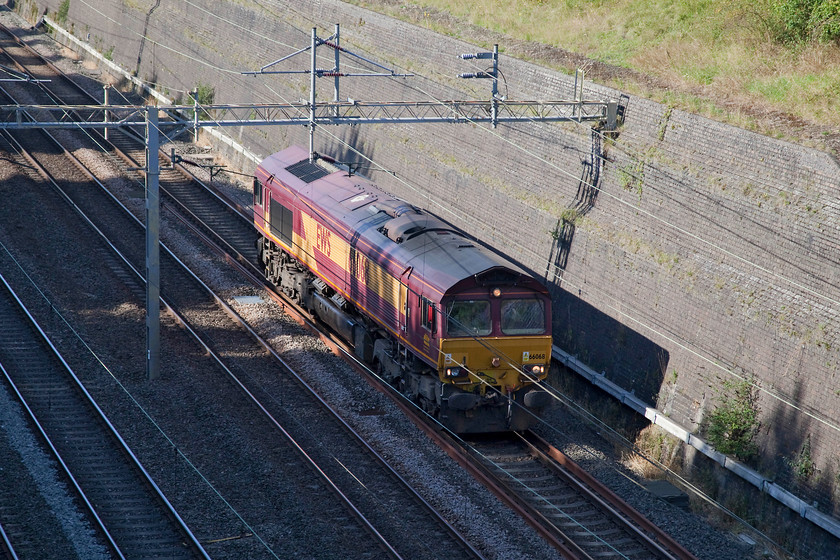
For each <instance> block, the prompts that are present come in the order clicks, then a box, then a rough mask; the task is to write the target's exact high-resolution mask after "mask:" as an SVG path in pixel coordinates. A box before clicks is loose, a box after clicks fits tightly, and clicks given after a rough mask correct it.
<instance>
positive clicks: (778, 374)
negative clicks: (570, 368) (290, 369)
mask: <svg viewBox="0 0 840 560" xmlns="http://www.w3.org/2000/svg"><path fill="white" fill-rule="evenodd" d="M18 4H19V9H20V10H21V13H23V14H24V15H31V14H33V13H40V12H41V11H42V9H43V7H48V8H49V9H50V12H51V13H54V12H55V10H56V9H57V8H58V7H59V5H60V4H61V1H60V0H40V1H38V3H37V6H38V8H37V10H33V8H32V5H33V3H32V0H25V1H23V2H19V3H18ZM211 10H212V12H211ZM316 22H317V26H318V33H319V35H320V36H327V35H329V34H331V33H332V30H333V25H334V23H339V24H341V26H342V27H341V30H342V35H341V36H342V45H344V46H345V47H347V48H350V49H352V50H353V51H355V52H357V53H359V54H361V55H363V56H365V57H367V58H370V59H374V60H377V61H380V62H382V63H384V64H388V65H391V66H393V67H394V68H395V69H396V70H397V71H400V72H413V73H415V74H417V76H416V77H413V78H399V79H386V78H348V79H345V80H344V81H343V82H342V86H341V87H342V97H353V98H355V99H358V100H365V101H394V100H400V101H406V100H420V101H428V100H430V99H465V98H474V99H484V98H487V97H489V83H488V82H486V81H481V80H470V81H464V80H460V81H459V80H457V79H456V78H455V76H456V74H458V73H459V72H469V71H475V70H477V69H484V68H482V67H476V66H475V65H470V64H469V63H468V62H466V61H462V60H459V59H458V58H457V57H456V55H457V54H460V53H463V52H476V51H478V50H487V49H489V48H491V47H492V45H482V46H480V47H477V46H474V45H468V44H466V43H463V42H461V41H458V40H456V39H453V38H450V37H444V36H440V35H436V34H434V33H432V32H429V31H427V30H425V29H421V28H418V27H415V26H412V25H409V24H405V23H401V22H398V21H394V20H392V19H390V18H387V17H384V16H381V15H378V14H375V13H373V12H369V11H366V10H364V9H361V8H357V7H354V6H352V5H349V4H345V3H342V2H338V1H336V0H323V1H318V2H286V1H280V0H274V1H261V2H259V3H256V2H248V1H245V2H216V1H211V0H190V1H189V2H174V3H168V2H162V3H159V2H156V1H155V0H134V1H132V2H122V1H118V0H101V1H99V2H96V7H95V8H94V7H92V3H90V2H86V3H82V2H76V1H71V3H70V9H69V14H68V22H67V25H68V27H70V29H71V30H72V32H73V33H74V34H75V35H76V36H77V37H79V38H81V39H86V40H87V41H88V42H90V43H92V44H93V45H95V46H97V48H99V50H100V51H102V52H105V53H108V54H109V56H110V57H111V58H112V59H113V60H114V61H115V62H117V63H118V64H120V65H121V66H123V67H124V68H126V69H128V70H129V71H132V70H135V71H136V73H137V75H138V77H140V78H143V79H145V80H148V81H152V82H156V83H158V84H159V89H160V90H162V91H163V92H164V93H165V94H166V95H169V96H170V97H172V98H181V99H182V100H183V99H186V94H185V93H184V92H186V91H187V90H190V89H192V88H193V87H195V86H196V85H198V84H202V85H210V86H212V87H213V88H214V91H215V102H216V103H260V102H291V101H299V100H305V99H308V95H309V93H308V76H305V75H284V76H278V75H263V76H245V75H242V74H241V72H242V71H250V70H256V69H259V68H260V67H262V66H264V65H266V64H268V63H270V62H273V61H275V60H277V59H279V58H280V57H282V56H285V55H286V54H289V53H290V52H293V51H294V50H296V49H299V48H303V47H305V46H307V45H308V44H309V33H310V30H311V28H312V27H313V26H314V25H316ZM144 35H145V39H144V38H143V37H144ZM501 47H502V49H503V48H504V45H501ZM321 51H323V52H321ZM319 53H321V54H322V55H323V56H322V57H321V58H320V59H319V66H323V67H326V68H329V67H331V66H332V62H331V60H332V58H331V57H332V54H331V52H327V51H326V49H321V50H319ZM342 60H343V62H342V64H344V65H345V66H344V68H347V69H352V68H355V67H357V66H362V65H361V64H360V63H359V62H354V61H352V60H351V59H350V58H349V57H344V58H343V59H342ZM308 67H309V54H308V53H306V54H302V55H299V56H298V57H297V58H295V59H293V60H292V61H289V62H288V63H285V64H284V66H283V68H284V69H287V70H301V69H307V68H308ZM501 69H502V72H503V73H504V78H505V80H504V83H503V85H502V91H501V93H502V94H504V95H507V96H508V97H509V98H510V99H518V100H527V99H558V98H570V97H571V96H572V95H573V84H574V77H570V76H566V75H563V74H560V73H557V72H554V71H551V70H549V69H546V68H542V67H539V66H536V65H533V64H529V63H526V62H522V61H518V60H514V59H511V58H508V57H505V56H503V57H502V60H501ZM301 76H303V77H301ZM332 87H333V84H332V81H331V80H326V79H322V80H319V83H318V96H319V99H322V100H327V99H331V97H332ZM620 95H621V92H618V91H614V90H609V89H607V88H603V87H599V86H596V85H592V84H591V85H589V86H588V87H587V96H588V97H591V98H594V99H599V100H606V99H618V98H619V97H620ZM625 106H626V109H625V117H626V120H625V124H624V126H623V128H622V129H621V133H620V135H619V136H618V139H617V142H616V143H614V144H613V143H610V142H603V143H600V145H599V143H598V142H595V141H594V140H593V136H592V134H591V132H590V129H589V127H588V126H587V125H585V124H564V125H547V124H538V123H518V124H515V125H500V126H499V127H498V128H496V129H488V128H486V127H484V126H479V125H442V124H441V125H409V124H406V125H385V124H379V125H364V126H358V127H342V128H329V127H323V128H321V129H319V131H318V135H317V140H316V150H318V151H321V152H324V153H329V154H332V155H334V156H338V157H339V158H346V159H351V158H352V159H354V160H357V161H358V160H360V159H361V158H360V157H359V156H358V155H356V154H354V153H352V151H351V150H350V149H349V148H347V146H346V145H345V143H346V144H349V145H350V146H352V147H353V148H354V149H357V150H359V151H360V152H361V153H362V154H364V156H366V157H369V158H371V159H373V160H374V161H375V163H376V164H377V165H378V166H381V167H377V168H374V169H371V170H367V171H366V173H367V174H368V175H369V176H371V177H372V178H374V179H375V180H377V181H379V182H380V184H381V185H383V186H385V187H386V188H387V189H388V190H390V191H392V192H393V193H394V194H396V195H398V196H400V197H403V198H406V199H408V200H410V201H411V202H413V203H415V204H417V205H420V206H423V207H425V208H427V209H429V210H431V211H432V212H435V213H437V214H438V215H440V216H441V217H442V218H444V219H446V220H448V221H450V222H453V223H454V224H456V225H457V226H459V227H461V228H462V229H464V230H466V231H467V232H469V233H471V234H473V235H475V236H476V237H478V238H479V239H481V240H483V241H485V242H486V243H488V244H490V245H492V246H494V247H495V248H497V249H498V250H499V251H501V252H503V253H505V254H506V255H508V256H509V257H512V258H513V259H515V260H517V261H519V262H520V263H521V264H522V265H523V266H525V267H526V268H528V269H530V270H531V271H533V272H534V273H535V274H536V275H538V276H540V277H544V278H545V279H546V280H547V281H548V282H549V283H550V284H551V285H552V286H553V289H554V294H555V307H554V313H555V325H554V327H555V342H556V343H557V344H558V345H559V346H561V347H562V348H564V349H565V350H567V351H569V352H572V353H574V354H576V355H577V356H578V357H579V358H580V359H581V360H582V361H584V362H586V363H588V364H589V365H591V366H592V367H593V368H594V369H596V370H598V371H604V372H605V373H606V375H607V377H608V378H609V379H611V380H613V381H614V382H616V383H617V384H619V385H620V386H622V387H624V388H625V389H627V390H631V391H633V392H634V393H635V394H636V395H637V396H638V397H640V398H642V399H644V400H646V401H648V402H650V403H652V404H655V405H656V406H658V408H660V409H661V410H663V411H665V412H666V413H668V414H670V415H671V417H672V418H673V419H674V420H675V421H677V422H678V423H680V424H682V425H684V426H686V427H687V428H689V429H692V430H696V429H697V428H698V423H699V422H700V420H701V419H702V418H703V415H704V413H705V412H707V411H708V410H710V408H711V407H713V406H714V405H715V404H716V402H717V401H718V398H719V392H720V390H721V388H722V383H723V381H724V380H737V379H741V378H750V377H751V376H754V378H755V380H756V382H757V384H758V385H759V386H760V388H761V391H762V392H761V398H760V407H761V411H762V416H761V420H762V430H761V435H760V445H761V449H762V454H763V455H762V461H763V469H764V470H765V471H768V472H774V473H775V475H776V480H777V481H778V482H780V483H782V484H784V483H785V482H789V483H791V484H793V482H794V480H793V478H792V469H791V467H790V465H791V462H792V461H793V460H795V457H796V455H797V453H798V452H799V451H800V449H801V448H802V446H803V445H804V443H805V441H806V440H807V439H808V438H809V437H810V442H811V456H812V459H813V460H814V461H815V463H816V465H817V467H818V469H819V470H820V477H821V478H820V480H821V483H820V484H822V487H821V488H820V489H817V488H818V485H814V486H813V487H812V488H811V489H810V491H811V492H812V493H811V497H812V498H813V499H814V500H817V501H819V504H820V508H821V509H822V510H823V511H827V512H828V513H833V514H835V515H837V514H838V512H840V509H838V505H837V494H836V492H837V490H836V487H837V485H838V483H837V480H838V478H837V477H838V473H840V427H838V424H840V420H838V418H840V379H839V378H838V363H840V355H839V354H838V352H840V340H838V333H840V319H838V315H837V312H838V309H840V288H838V286H840V266H838V259H840V257H838V244H840V208H838V205H840V202H838V194H840V185H838V183H839V182H840V166H838V162H837V161H836V160H835V159H833V158H832V157H831V156H829V155H827V154H825V153H822V152H819V151H816V150H813V149H809V148H805V147H801V146H798V145H794V144H791V143H787V142H783V141H779V140H775V139H772V138H767V137H764V136H760V135H757V134H754V133H751V132H749V131H746V130H741V129H738V128H735V127H732V126H728V125H724V124H720V123H717V122H713V121H710V120H707V119H704V118H700V117H697V116H694V115H691V114H687V113H684V112H682V111H679V110H676V109H671V108H669V107H666V106H663V105H660V104H657V103H653V102H650V101H647V100H644V99H640V98H636V97H629V99H628V100H627V101H626V103H625ZM226 132H228V133H229V134H230V135H231V136H233V137H234V138H235V139H236V140H237V141H240V142H242V143H243V144H244V145H245V146H247V147H248V148H250V149H251V150H252V151H254V152H256V153H258V154H262V155H267V154H269V153H271V152H274V151H276V150H278V149H281V148H283V147H285V146H286V145H288V144H289V143H300V144H303V145H306V143H307V130H306V129H305V128H304V127H295V128H291V127H263V128H260V129H256V128H242V129H241V130H228V131H226ZM242 163H243V166H245V167H246V170H249V169H247V168H248V167H249V166H251V167H252V165H253V164H251V163H248V162H245V161H244V160H243V161H242ZM382 168H384V169H385V170H387V171H389V172H392V173H393V175H392V174H391V173H386V172H382V171H377V170H376V169H382ZM593 181H597V183H596V184H594V185H592V184H591V183H592V182H593ZM569 209H575V211H573V212H572V211H569ZM564 217H565V218H566V221H565V222H564V220H563V218H564ZM827 481H828V482H827ZM826 488H829V489H830V491H826ZM802 491H803V492H806V493H807V492H808V491H809V490H808V489H805V488H803V489H802Z"/></svg>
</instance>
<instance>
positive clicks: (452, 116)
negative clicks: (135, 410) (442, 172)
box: [0, 24, 618, 379]
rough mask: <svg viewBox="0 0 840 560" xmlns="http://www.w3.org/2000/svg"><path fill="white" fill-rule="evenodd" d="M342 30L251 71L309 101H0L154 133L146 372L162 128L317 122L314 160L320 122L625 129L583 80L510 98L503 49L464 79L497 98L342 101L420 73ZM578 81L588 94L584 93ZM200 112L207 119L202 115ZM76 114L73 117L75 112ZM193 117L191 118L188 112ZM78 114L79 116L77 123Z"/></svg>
mask: <svg viewBox="0 0 840 560" xmlns="http://www.w3.org/2000/svg"><path fill="white" fill-rule="evenodd" d="M339 32H340V28H339V26H338V24H336V26H335V33H334V34H333V35H332V36H330V37H328V38H327V39H321V38H319V37H318V35H317V28H314V27H313V28H312V34H311V40H310V44H309V46H308V47H305V48H303V49H300V50H298V51H295V52H294V53H291V54H289V55H286V56H284V57H282V58H279V59H277V60H275V61H274V62H271V63H270V64H266V65H265V66H263V67H262V68H260V69H259V70H257V71H252V72H243V74H246V75H258V74H309V75H310V93H309V102H308V103H304V102H300V103H282V104H240V105H199V104H198V99H197V98H196V99H194V104H193V105H171V106H158V107H154V106H147V107H137V106H132V105H108V104H107V102H106V103H104V104H103V105H49V106H48V105H0V130H20V129H32V128H38V129H50V128H65V129H70V128H76V129H78V128H101V129H103V130H105V131H107V130H109V129H112V128H122V127H142V128H143V129H145V131H146V151H147V154H148V155H147V160H146V167H145V169H143V171H144V172H145V176H146V304H147V308H146V355H147V361H146V377H147V378H148V379H155V378H156V377H158V375H159V368H160V334H159V332H160V324H159V320H160V286H159V283H160V265H159V262H160V259H159V252H160V244H159V237H160V234H159V224H160V194H159V193H160V185H159V171H160V166H159V160H158V148H159V146H160V140H159V138H160V131H161V129H162V128H166V129H167V130H168V131H169V134H168V135H169V136H171V137H174V136H177V135H178V134H180V133H182V132H184V131H186V130H192V131H193V133H194V134H195V135H197V134H198V129H199V128H205V127H210V128H212V127H227V126H237V127H238V126H266V125H305V126H308V127H309V158H310V161H311V160H313V159H314V158H315V156H316V153H315V128H316V126H317V125H319V124H331V125H340V124H368V123H391V124H404V123H425V124H431V123H452V124H459V123H480V122H487V123H491V124H492V125H493V126H494V127H495V126H497V125H498V123H500V122H529V121H530V122H563V121H574V122H584V121H585V122H594V123H596V126H601V127H603V129H604V130H605V131H615V130H616V128H617V127H618V102H617V101H614V100H611V101H584V100H583V95H582V91H583V86H582V84H578V83H577V82H576V85H575V99H573V100H567V101H510V100H507V99H506V98H505V97H502V96H499V94H498V75H499V64H498V63H499V49H498V45H495V46H494V47H493V52H480V53H474V54H462V55H460V58H462V59H464V60H472V59H476V60H492V61H493V68H492V70H490V71H482V72H475V73H464V74H460V75H459V77H461V78H465V79H469V78H479V79H492V80H493V86H492V93H491V98H490V101H489V102H487V101H475V100H469V101H415V102H405V101H397V102H361V101H356V100H353V99H350V98H348V99H347V100H346V101H341V100H340V96H339V79H340V78H342V77H387V78H396V77H410V76H413V74H403V73H397V72H395V71H394V70H392V69H389V68H387V67H385V66H383V65H381V64H379V63H377V62H374V61H372V60H369V59H367V58H365V57H363V56H360V55H358V54H356V53H353V52H352V51H350V50H348V49H346V48H344V47H342V46H341V45H340V36H339ZM321 45H324V46H327V47H330V48H332V49H333V50H334V51H335V66H334V67H333V68H332V69H330V70H324V69H321V68H318V67H317V59H316V49H317V48H318V47H319V46H321ZM306 51H311V59H310V68H309V69H308V70H270V68H272V67H273V66H275V65H277V64H279V63H281V62H284V61H286V60H288V59H290V58H292V57H294V56H296V55H298V54H301V53H304V52H306ZM340 53H345V54H347V55H350V56H353V57H355V58H357V59H359V60H361V61H363V62H365V63H368V64H371V65H373V66H375V67H377V68H378V69H380V70H381V71H380V72H342V71H341V67H340ZM0 70H3V71H5V72H6V73H9V74H11V75H12V79H13V80H14V81H30V82H34V81H36V80H32V79H31V78H30V77H29V76H26V75H22V74H19V73H17V74H16V73H13V72H9V69H6V68H5V67H2V68H0ZM324 77H330V78H334V80H335V93H334V100H333V102H332V103H321V104H318V103H317V100H316V95H315V85H316V78H324ZM578 86H579V87H580V92H581V93H580V94H578ZM199 111H201V113H202V114H203V115H204V116H205V117H206V119H205V120H202V118H200V117H199ZM53 113H55V116H54V117H53V118H54V120H53V121H39V120H35V117H34V116H33V115H43V114H53ZM70 115H72V117H70V118H68V116H70ZM188 115H189V116H188ZM74 119H77V120H74Z"/></svg>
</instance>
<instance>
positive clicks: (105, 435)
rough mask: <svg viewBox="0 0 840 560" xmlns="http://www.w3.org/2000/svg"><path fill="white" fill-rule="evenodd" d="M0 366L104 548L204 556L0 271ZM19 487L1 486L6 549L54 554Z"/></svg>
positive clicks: (118, 553) (119, 552)
mask: <svg viewBox="0 0 840 560" xmlns="http://www.w3.org/2000/svg"><path fill="white" fill-rule="evenodd" d="M0 371H2V373H3V376H4V381H5V383H6V384H7V385H8V388H9V390H10V391H11V392H12V393H13V394H14V395H16V396H17V398H18V400H19V401H20V403H21V405H22V407H23V408H24V409H25V410H26V411H27V413H28V415H29V418H30V420H31V423H32V425H33V426H34V427H35V430H37V433H38V434H39V436H40V437H41V439H42V440H43V441H45V442H46V444H47V445H48V447H49V448H50V450H51V451H52V454H53V456H54V458H55V460H56V462H57V463H58V464H59V465H60V466H61V468H62V470H63V473H64V479H65V480H66V481H67V486H68V487H69V488H72V489H73V491H74V493H75V495H76V496H77V497H78V498H79V499H78V502H79V503H80V504H83V507H84V508H85V510H86V515H87V518H88V519H89V523H90V526H92V527H96V530H97V535H98V540H99V542H100V543H101V544H102V546H103V548H107V550H110V551H111V553H112V554H113V555H114V557H116V558H139V557H154V558H161V559H166V558H169V559H186V558H208V556H207V555H206V554H205V553H204V550H203V549H202V547H201V546H200V545H199V544H198V542H197V541H196V539H195V537H194V536H193V535H192V533H191V532H190V530H189V529H188V528H187V527H186V525H185V524H184V523H183V521H182V520H181V518H180V517H179V516H178V514H177V513H176V512H175V510H174V509H173V508H172V507H171V505H170V504H169V502H168V501H167V500H166V498H165V497H164V496H163V494H161V493H160V491H159V490H158V488H157V487H156V486H155V484H154V482H153V481H152V480H151V478H150V477H149V475H148V473H147V472H146V470H145V469H144V467H143V466H142V465H141V464H140V463H139V461H138V460H137V459H136V457H135V456H134V454H133V453H132V452H131V450H130V449H129V448H128V447H127V446H126V445H125V443H124V441H123V439H122V437H121V436H120V434H119V433H118V432H117V431H116V429H115V428H114V426H113V425H112V424H111V423H110V422H109V421H108V419H107V417H105V415H104V414H103V413H102V411H101V410H100V409H99V407H98V406H97V405H96V403H95V402H94V401H93V400H92V399H91V398H90V395H89V394H88V392H87V390H86V389H85V387H84V386H83V385H82V384H81V382H80V381H79V379H78V377H77V376H76V375H75V373H74V372H73V371H72V370H71V369H70V368H69V366H67V364H66V362H64V361H63V360H62V359H61V357H60V356H58V355H57V354H56V353H55V348H54V346H53V345H52V343H51V342H50V341H49V339H48V338H46V335H45V334H44V332H43V331H42V330H41V329H40V327H39V326H38V325H37V323H35V322H34V319H33V318H32V316H31V315H30V314H29V312H28V310H27V309H26V308H25V307H24V306H23V304H22V303H21V301H20V300H19V299H18V298H17V296H16V295H15V293H14V292H13V291H12V289H11V287H10V286H9V284H8V283H7V282H6V280H5V278H3V277H2V276H0ZM20 490H24V489H23V488H18V489H16V491H15V492H11V491H10V492H4V493H3V496H4V498H3V499H2V501H0V512H2V520H3V526H4V534H5V537H6V540H7V541H8V543H9V549H10V555H12V554H13V553H12V551H15V553H16V554H17V555H19V556H20V557H22V558H27V557H32V558H34V557H38V556H41V555H43V557H46V556H54V555H55V554H57V553H58V550H56V549H48V550H44V549H43V548H42V546H43V545H42V542H48V543H49V542H50V539H44V538H43V537H44V535H41V534H39V533H35V534H31V531H32V529H33V526H34V527H39V525H38V523H37V522H35V524H34V525H33V519H32V516H33V512H31V511H26V510H25V509H24V508H23V507H22V503H24V501H20V502H18V501H16V500H15V501H12V502H10V501H9V498H12V499H14V498H15V494H16V493H17V492H18V491H20ZM17 498H19V496H17ZM35 515H37V513H35ZM50 544H52V543H50ZM47 546H49V545H47Z"/></svg>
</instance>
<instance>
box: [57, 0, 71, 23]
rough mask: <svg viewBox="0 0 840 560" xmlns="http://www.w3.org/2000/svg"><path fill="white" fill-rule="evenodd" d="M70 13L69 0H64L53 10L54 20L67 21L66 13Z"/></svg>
mask: <svg viewBox="0 0 840 560" xmlns="http://www.w3.org/2000/svg"><path fill="white" fill-rule="evenodd" d="M69 13H70V0H64V1H63V2H62V3H61V4H60V5H59V6H58V10H57V11H56V12H55V21H56V22H58V23H60V24H65V23H67V15H68V14H69Z"/></svg>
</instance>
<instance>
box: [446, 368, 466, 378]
mask: <svg viewBox="0 0 840 560" xmlns="http://www.w3.org/2000/svg"><path fill="white" fill-rule="evenodd" d="M445 373H446V377H461V375H462V373H461V368H459V367H448V368H446V372H445Z"/></svg>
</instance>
